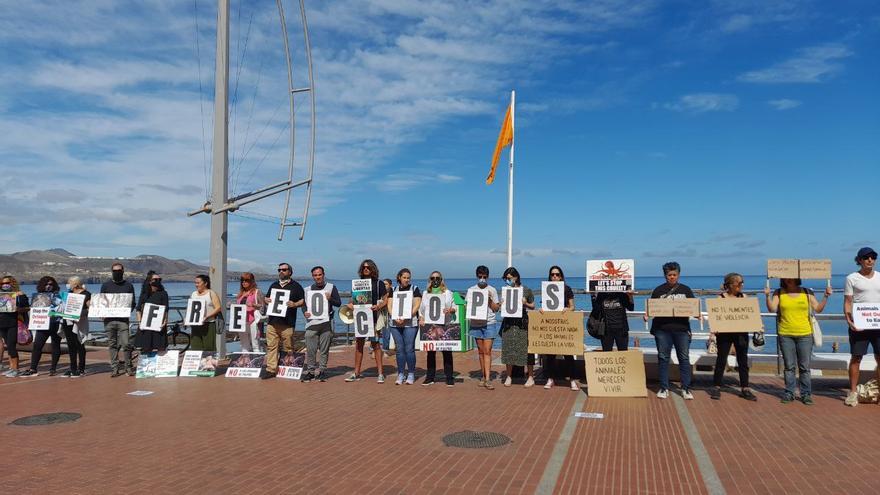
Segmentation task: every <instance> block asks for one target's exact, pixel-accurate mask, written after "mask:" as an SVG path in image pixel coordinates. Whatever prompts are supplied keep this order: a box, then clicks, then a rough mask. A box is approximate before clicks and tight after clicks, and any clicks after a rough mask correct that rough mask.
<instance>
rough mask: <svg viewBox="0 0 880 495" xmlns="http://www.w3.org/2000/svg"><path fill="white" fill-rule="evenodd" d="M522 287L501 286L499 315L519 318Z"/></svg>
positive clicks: (521, 304)
mask: <svg viewBox="0 0 880 495" xmlns="http://www.w3.org/2000/svg"><path fill="white" fill-rule="evenodd" d="M522 299H523V288H522V287H502V288H501V300H502V302H501V317H502V318H521V317H522V312H523V301H522Z"/></svg>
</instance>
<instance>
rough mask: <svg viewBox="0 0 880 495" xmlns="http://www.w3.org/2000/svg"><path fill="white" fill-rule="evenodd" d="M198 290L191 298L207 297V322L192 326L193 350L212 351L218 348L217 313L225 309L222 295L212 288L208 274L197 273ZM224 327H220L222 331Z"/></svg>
mask: <svg viewBox="0 0 880 495" xmlns="http://www.w3.org/2000/svg"><path fill="white" fill-rule="evenodd" d="M193 283H194V284H195V288H196V290H194V291H193V293H192V294H190V296H189V297H190V298H199V299H207V302H208V304H207V307H206V309H205V311H206V314H205V322H204V323H203V324H201V325H193V326H191V327H190V346H189V348H190V349H191V350H193V351H210V352H214V351H216V350H217V333H218V332H217V330H218V329H217V315H219V314H220V313H221V312H222V311H223V307H222V305H221V303H220V296H218V295H217V293H216V292H214V290H213V289H211V278H210V277H209V276H207V275H196V278H195V280H194V281H193ZM222 332H223V329H222V328H221V329H220V333H222Z"/></svg>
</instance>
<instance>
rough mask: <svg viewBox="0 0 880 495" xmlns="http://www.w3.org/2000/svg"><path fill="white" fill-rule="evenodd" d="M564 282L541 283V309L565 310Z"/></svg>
mask: <svg viewBox="0 0 880 495" xmlns="http://www.w3.org/2000/svg"><path fill="white" fill-rule="evenodd" d="M567 302H568V301H566V300H565V282H547V281H544V282H541V309H543V310H544V311H562V310H563V309H565V304H566V303H567Z"/></svg>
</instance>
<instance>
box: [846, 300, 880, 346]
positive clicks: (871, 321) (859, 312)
mask: <svg viewBox="0 0 880 495" xmlns="http://www.w3.org/2000/svg"><path fill="white" fill-rule="evenodd" d="M852 316H853V323H854V324H855V325H856V328H858V329H859V330H880V303H854V304H853V312H852ZM874 351H875V352H877V349H874Z"/></svg>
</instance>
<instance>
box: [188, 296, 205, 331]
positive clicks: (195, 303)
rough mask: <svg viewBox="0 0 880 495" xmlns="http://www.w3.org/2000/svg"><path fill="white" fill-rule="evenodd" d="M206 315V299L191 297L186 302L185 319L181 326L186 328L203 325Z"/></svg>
mask: <svg viewBox="0 0 880 495" xmlns="http://www.w3.org/2000/svg"><path fill="white" fill-rule="evenodd" d="M206 314H208V299H206V298H203V297H191V298H189V300H188V301H187V302H186V317H185V318H184V323H183V324H184V325H186V326H188V327H191V326H198V325H204V324H205V315H206Z"/></svg>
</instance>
